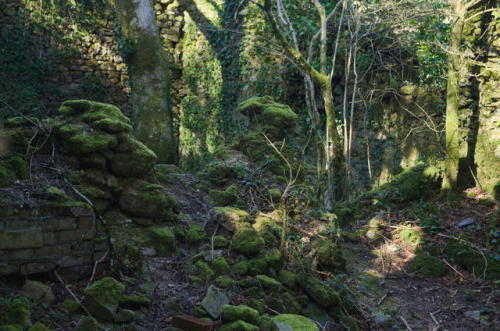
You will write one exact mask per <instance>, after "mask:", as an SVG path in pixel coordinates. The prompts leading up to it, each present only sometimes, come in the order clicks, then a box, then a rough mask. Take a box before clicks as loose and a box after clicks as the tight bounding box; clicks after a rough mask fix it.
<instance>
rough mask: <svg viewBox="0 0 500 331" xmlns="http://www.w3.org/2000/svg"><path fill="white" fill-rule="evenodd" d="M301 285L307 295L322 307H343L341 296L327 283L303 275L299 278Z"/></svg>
mask: <svg viewBox="0 0 500 331" xmlns="http://www.w3.org/2000/svg"><path fill="white" fill-rule="evenodd" d="M299 284H300V286H301V287H302V289H304V291H305V292H306V294H307V295H308V296H309V297H310V298H311V299H312V300H314V301H315V302H316V303H317V304H318V305H320V306H321V307H324V308H332V307H338V306H340V305H341V298H340V295H339V294H338V293H337V292H336V291H335V290H334V289H333V288H331V287H330V286H329V285H327V284H326V283H325V282H322V281H321V280H319V279H317V278H314V277H312V276H309V275H305V274H303V275H301V276H300V277H299Z"/></svg>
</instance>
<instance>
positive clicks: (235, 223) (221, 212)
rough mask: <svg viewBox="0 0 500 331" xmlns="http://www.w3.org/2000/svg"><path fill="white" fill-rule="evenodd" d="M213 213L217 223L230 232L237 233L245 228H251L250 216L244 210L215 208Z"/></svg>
mask: <svg viewBox="0 0 500 331" xmlns="http://www.w3.org/2000/svg"><path fill="white" fill-rule="evenodd" d="M213 213H214V216H215V219H216V221H217V222H218V223H219V224H220V225H222V226H223V227H224V228H225V229H226V230H228V231H231V232H236V231H238V230H240V229H241V228H243V227H250V223H249V222H250V214H249V213H248V212H246V211H244V210H242V209H238V208H232V207H215V208H214V209H213Z"/></svg>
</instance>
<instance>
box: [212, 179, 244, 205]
mask: <svg viewBox="0 0 500 331" xmlns="http://www.w3.org/2000/svg"><path fill="white" fill-rule="evenodd" d="M208 195H209V196H210V199H211V200H212V202H213V203H214V204H215V205H217V206H231V205H234V204H236V203H238V201H239V199H240V197H239V192H238V186H236V185H234V184H233V185H231V186H229V187H228V188H226V189H225V190H224V191H219V190H210V191H209V192H208Z"/></svg>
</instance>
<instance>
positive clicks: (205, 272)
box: [194, 261, 215, 282]
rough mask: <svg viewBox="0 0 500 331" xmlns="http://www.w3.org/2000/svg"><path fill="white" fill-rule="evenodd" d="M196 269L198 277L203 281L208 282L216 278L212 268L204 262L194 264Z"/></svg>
mask: <svg viewBox="0 0 500 331" xmlns="http://www.w3.org/2000/svg"><path fill="white" fill-rule="evenodd" d="M194 266H195V267H196V271H195V272H196V276H198V277H199V278H200V279H201V280H202V281H204V282H208V281H209V280H210V279H212V278H213V277H214V276H215V272H214V271H213V270H212V268H210V266H209V265H208V264H207V263H205V262H202V261H198V262H196V263H195V264H194Z"/></svg>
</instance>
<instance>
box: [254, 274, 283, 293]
mask: <svg viewBox="0 0 500 331" xmlns="http://www.w3.org/2000/svg"><path fill="white" fill-rule="evenodd" d="M255 278H257V279H258V280H259V282H260V284H261V286H262V287H264V288H265V289H268V290H279V289H281V287H282V286H281V283H280V282H278V281H277V280H276V279H274V278H271V277H269V276H266V275H257V276H255Z"/></svg>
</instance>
